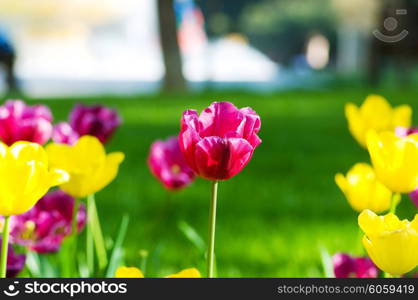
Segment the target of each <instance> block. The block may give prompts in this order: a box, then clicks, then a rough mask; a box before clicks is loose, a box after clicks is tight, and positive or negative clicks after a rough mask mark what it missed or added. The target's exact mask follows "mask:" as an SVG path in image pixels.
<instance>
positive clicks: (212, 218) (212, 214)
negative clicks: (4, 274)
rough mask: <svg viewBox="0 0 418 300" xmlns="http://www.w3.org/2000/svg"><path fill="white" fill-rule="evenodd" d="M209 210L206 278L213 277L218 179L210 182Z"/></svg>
mask: <svg viewBox="0 0 418 300" xmlns="http://www.w3.org/2000/svg"><path fill="white" fill-rule="evenodd" d="M211 196H212V197H211V202H210V210H209V243H208V253H207V272H208V278H213V276H214V275H213V273H214V272H213V271H214V260H215V259H214V258H215V230H216V204H217V203H216V202H217V200H218V181H216V180H215V181H213V182H212V194H211Z"/></svg>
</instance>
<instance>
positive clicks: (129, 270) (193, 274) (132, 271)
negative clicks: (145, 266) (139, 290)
mask: <svg viewBox="0 0 418 300" xmlns="http://www.w3.org/2000/svg"><path fill="white" fill-rule="evenodd" d="M115 277H116V278H144V274H143V273H142V271H141V270H140V269H138V268H135V267H119V268H118V269H117V270H116V273H115ZM201 277H202V276H201V275H200V272H199V270H197V269H195V268H189V269H185V270H182V271H180V272H178V273H176V274H172V275H168V276H165V278H201Z"/></svg>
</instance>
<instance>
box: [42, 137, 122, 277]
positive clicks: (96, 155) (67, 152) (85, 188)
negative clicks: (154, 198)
mask: <svg viewBox="0 0 418 300" xmlns="http://www.w3.org/2000/svg"><path fill="white" fill-rule="evenodd" d="M46 150H47V152H48V155H49V158H50V161H51V165H53V166H56V167H57V168H62V169H64V170H66V171H67V172H68V173H69V174H70V180H69V181H68V182H67V183H64V184H62V185H61V186H60V188H61V189H62V190H63V191H64V192H66V193H68V194H70V195H71V196H73V197H75V198H76V202H75V208H74V210H75V211H78V205H79V201H80V198H82V197H87V196H88V198H87V213H88V216H87V218H88V220H89V224H88V226H87V240H88V242H87V245H89V246H88V249H89V250H88V251H87V260H88V265H89V269H90V271H92V266H93V261H94V259H93V257H92V255H93V254H92V251H91V249H93V247H92V246H91V245H92V243H93V241H92V239H94V243H95V245H96V250H97V254H98V260H99V266H100V268H101V269H103V268H104V267H105V265H106V264H107V254H106V247H105V245H104V239H103V235H102V231H101V226H100V221H99V217H98V213H97V208H96V204H95V199H94V194H95V193H96V192H98V191H100V190H101V189H103V188H104V187H105V186H107V185H108V184H109V183H110V182H112V181H113V180H114V179H115V178H116V175H117V173H118V169H119V165H120V164H121V162H122V161H123V160H124V154H123V153H122V152H113V153H110V154H106V152H105V149H104V146H103V144H102V143H101V142H100V141H99V140H98V138H96V137H93V136H89V135H85V136H82V137H81V138H80V139H79V140H78V141H77V142H76V143H75V144H74V145H72V146H71V145H65V144H50V145H48V146H47V148H46ZM73 216H76V214H74V215H73ZM76 224H77V223H76V219H75V218H73V222H72V232H73V233H74V240H76Z"/></svg>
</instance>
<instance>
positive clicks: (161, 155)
mask: <svg viewBox="0 0 418 300" xmlns="http://www.w3.org/2000/svg"><path fill="white" fill-rule="evenodd" d="M148 166H149V168H150V170H151V173H152V174H153V175H154V176H155V177H156V178H157V179H158V180H159V181H161V183H162V184H163V185H164V187H165V188H167V189H168V190H178V189H181V188H183V187H186V186H188V185H189V184H191V183H192V182H193V179H194V177H195V175H194V172H193V170H192V169H190V167H189V166H188V165H187V163H186V161H185V159H184V156H183V153H182V152H181V150H180V146H179V142H178V138H177V137H171V138H168V139H167V140H165V141H156V142H154V143H153V144H152V145H151V150H150V154H149V157H148Z"/></svg>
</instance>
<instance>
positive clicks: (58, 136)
mask: <svg viewBox="0 0 418 300" xmlns="http://www.w3.org/2000/svg"><path fill="white" fill-rule="evenodd" d="M79 137H80V136H79V134H78V133H77V132H75V131H74V129H73V128H72V127H71V125H70V124H68V123H67V122H61V123H58V124H56V125H55V126H54V131H53V133H52V140H53V141H54V143H57V144H67V145H73V144H75V143H76V142H77V140H78V138H79Z"/></svg>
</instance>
